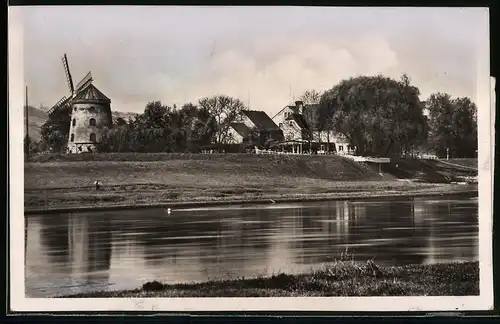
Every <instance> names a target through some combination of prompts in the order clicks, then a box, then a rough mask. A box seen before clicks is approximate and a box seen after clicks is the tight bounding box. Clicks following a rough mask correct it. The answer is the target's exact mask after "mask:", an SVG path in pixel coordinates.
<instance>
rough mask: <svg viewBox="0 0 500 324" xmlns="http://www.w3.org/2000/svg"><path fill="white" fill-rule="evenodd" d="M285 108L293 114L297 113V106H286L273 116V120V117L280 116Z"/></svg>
mask: <svg viewBox="0 0 500 324" xmlns="http://www.w3.org/2000/svg"><path fill="white" fill-rule="evenodd" d="M287 108H290V109H291V110H292V111H293V112H294V113H296V112H297V106H294V105H287V106H285V107H283V108H282V109H281V110H280V111H278V112H277V113H276V114H275V115H274V116H273V119H274V117H276V116H278V115H279V114H281V113H282V112H283V110H285V109H287Z"/></svg>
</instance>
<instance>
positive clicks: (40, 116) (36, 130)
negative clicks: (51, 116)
mask: <svg viewBox="0 0 500 324" xmlns="http://www.w3.org/2000/svg"><path fill="white" fill-rule="evenodd" d="M23 115H24V114H23ZM28 117H29V119H28V121H29V124H28V131H29V135H30V137H31V138H33V139H35V140H37V141H38V140H40V138H41V136H40V131H41V128H42V125H43V124H44V123H45V121H46V120H47V113H46V112H45V111H43V110H41V109H39V108H35V107H31V106H29V107H28ZM24 123H26V116H24ZM23 129H24V135H26V129H25V128H24V125H23Z"/></svg>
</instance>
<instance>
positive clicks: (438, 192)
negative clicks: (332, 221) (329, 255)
mask: <svg viewBox="0 0 500 324" xmlns="http://www.w3.org/2000/svg"><path fill="white" fill-rule="evenodd" d="M465 186H468V187H469V188H464V189H463V190H450V189H447V188H436V189H427V190H426V189H417V190H408V191H398V192H396V191H386V192H383V193H380V191H379V190H375V191H371V192H348V193H345V192H344V193H342V192H339V193H333V194H303V195H286V194H283V195H280V197H275V196H269V197H259V198H236V197H231V198H230V199H224V200H223V199H221V200H196V199H192V200H187V201H165V202H158V203H147V204H134V205H131V204H106V205H88V206H78V207H76V206H75V207H52V208H43V209H42V208H25V209H24V214H25V215H30V214H58V213H77V212H89V211H112V210H131V209H155V208H196V207H209V206H226V205H253V204H256V205H264V204H275V203H276V204H280V203H300V202H315V201H338V200H373V199H384V198H405V197H437V196H465V197H475V196H477V195H478V188H477V186H471V185H464V187H465ZM470 187H473V188H470Z"/></svg>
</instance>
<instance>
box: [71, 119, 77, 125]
mask: <svg viewBox="0 0 500 324" xmlns="http://www.w3.org/2000/svg"><path fill="white" fill-rule="evenodd" d="M72 124H73V126H75V125H76V119H74V118H73V122H72Z"/></svg>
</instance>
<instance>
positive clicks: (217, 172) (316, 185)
mask: <svg viewBox="0 0 500 324" xmlns="http://www.w3.org/2000/svg"><path fill="white" fill-rule="evenodd" d="M33 161H37V162H30V163H25V165H24V172H25V176H24V188H25V207H26V208H27V209H50V208H73V207H102V206H126V205H154V204H164V203H172V202H176V203H179V202H200V201H203V202H207V201H210V202H214V201H216V202H220V201H235V200H237V201H241V200H259V199H282V198H290V199H299V200H300V199H316V198H322V199H325V198H328V199H334V198H344V197H347V198H349V197H353V195H355V196H356V197H367V196H370V195H373V194H379V195H390V194H393V195H398V194H401V193H402V192H403V193H404V192H412V193H419V192H420V193H422V192H423V193H433V192H435V193H441V192H443V190H446V191H447V190H454V188H455V187H453V186H446V185H436V184H425V183H403V182H400V181H395V178H394V177H392V176H380V175H379V174H378V173H377V172H376V171H374V170H372V169H371V168H370V167H367V166H365V165H362V164H359V163H356V162H353V161H351V160H348V159H345V158H342V157H339V156H298V155H248V154H135V153H130V154H129V153H125V154H88V155H86V154H81V155H37V156H33ZM388 178H389V179H388ZM97 179H98V180H100V181H101V182H102V183H103V185H104V186H103V188H102V190H100V191H95V190H92V183H93V182H94V181H95V180H97ZM458 189H460V190H462V191H463V186H462V187H460V188H458ZM468 190H471V189H470V188H469V189H468Z"/></svg>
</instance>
